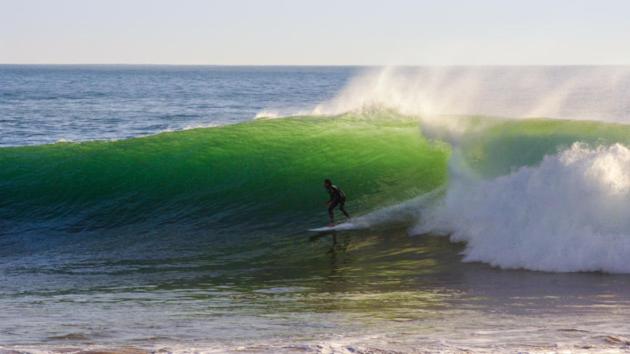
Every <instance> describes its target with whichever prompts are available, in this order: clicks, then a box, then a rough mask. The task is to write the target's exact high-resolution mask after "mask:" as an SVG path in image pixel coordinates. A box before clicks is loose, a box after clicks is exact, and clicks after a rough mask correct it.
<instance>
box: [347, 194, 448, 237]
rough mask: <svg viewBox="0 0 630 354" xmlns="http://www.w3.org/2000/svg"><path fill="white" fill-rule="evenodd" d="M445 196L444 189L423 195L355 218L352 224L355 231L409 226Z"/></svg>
mask: <svg viewBox="0 0 630 354" xmlns="http://www.w3.org/2000/svg"><path fill="white" fill-rule="evenodd" d="M443 194H444V188H443V187H440V188H436V189H435V190H433V191H431V192H428V193H425V194H422V195H420V196H418V197H415V198H413V199H409V200H407V201H405V202H403V203H400V204H396V205H392V206H388V207H384V208H381V209H378V210H375V211H373V212H371V213H368V214H365V215H362V216H359V217H355V218H353V219H352V221H351V223H352V224H353V225H354V227H353V229H355V230H360V229H370V228H378V227H382V226H386V227H391V226H393V225H409V224H410V222H413V221H414V220H417V219H418V218H420V217H422V214H423V211H424V210H425V209H426V208H427V207H428V206H430V205H432V204H434V203H435V202H436V200H437V199H439V198H440V197H441V196H442V195H443Z"/></svg>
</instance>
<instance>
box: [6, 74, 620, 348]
mask: <svg viewBox="0 0 630 354" xmlns="http://www.w3.org/2000/svg"><path fill="white" fill-rule="evenodd" d="M628 123H630V67H437V68H431V67H402V68H375V67H370V68H363V67H213V66H207V67H206V66H200V67H194V66H107V65H102V66H19V65H0V352H3V351H6V352H10V351H13V350H15V351H18V352H27V353H43V352H64V353H74V352H79V351H85V350H126V351H132V350H148V351H160V352H176V353H193V352H194V353H198V352H212V353H214V352H221V353H222V352H230V353H231V352H238V353H249V352H255V353H390V352H391V353H400V352H404V353H406V352H422V353H424V352H445V353H450V352H455V353H458V352H488V353H495V352H602V351H606V352H628V351H630V322H629V321H628V318H630V218H629V217H628V211H629V210H630V125H629V124H628ZM324 178H331V179H332V180H333V181H334V183H335V184H337V185H339V186H340V187H341V188H343V190H344V191H345V193H346V194H347V195H348V202H347V205H346V207H347V209H348V211H349V212H350V213H351V214H352V216H353V220H352V222H353V225H354V226H353V227H351V228H346V229H344V230H340V231H336V232H328V233H314V232H309V231H308V229H312V228H316V227H320V226H323V225H325V224H326V223H327V213H326V207H325V201H326V200H327V194H326V192H325V190H324V188H323V186H322V181H323V179H324ZM337 217H338V221H339V222H343V219H339V218H341V214H340V213H338V215H337Z"/></svg>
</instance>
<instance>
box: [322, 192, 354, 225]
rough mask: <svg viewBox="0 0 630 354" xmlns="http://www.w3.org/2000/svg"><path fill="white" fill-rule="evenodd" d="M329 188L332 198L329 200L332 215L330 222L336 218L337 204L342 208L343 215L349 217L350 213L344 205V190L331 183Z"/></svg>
mask: <svg viewBox="0 0 630 354" xmlns="http://www.w3.org/2000/svg"><path fill="white" fill-rule="evenodd" d="M327 189H328V194H330V200H329V201H328V216H329V217H330V222H333V221H334V219H335V214H334V210H335V208H336V207H337V205H338V206H339V210H341V212H342V213H343V215H345V216H346V217H347V218H350V215H349V214H348V212H347V211H346V208H345V207H344V205H345V204H346V195H345V194H344V193H343V191H342V190H341V189H340V188H339V187H337V186H335V185H331V186H330V187H327Z"/></svg>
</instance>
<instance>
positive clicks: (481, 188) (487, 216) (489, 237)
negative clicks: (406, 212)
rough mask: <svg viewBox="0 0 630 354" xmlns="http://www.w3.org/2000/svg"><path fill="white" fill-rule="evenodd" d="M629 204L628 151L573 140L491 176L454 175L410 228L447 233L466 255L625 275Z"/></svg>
mask: <svg viewBox="0 0 630 354" xmlns="http://www.w3.org/2000/svg"><path fill="white" fill-rule="evenodd" d="M457 162H458V160H457V159H455V160H453V164H452V165H451V168H452V169H453V170H461V169H462V166H457ZM628 210H630V149H628V147H626V146H623V145H620V144H615V145H612V146H609V147H601V146H600V147H597V148H589V147H588V146H586V145H584V144H580V143H576V144H574V145H573V146H572V147H570V148H569V149H567V150H565V151H562V152H560V153H558V154H556V155H549V156H546V157H545V158H544V159H543V161H542V162H541V163H540V165H538V166H535V167H522V168H520V169H518V170H517V171H515V172H513V173H511V174H509V175H506V176H501V177H498V178H496V179H492V180H487V181H484V180H479V179H475V178H473V177H470V176H466V174H465V173H464V174H460V175H456V176H452V181H451V184H450V186H449V189H448V192H447V193H446V196H445V198H444V200H443V201H442V202H441V203H440V204H439V205H437V206H436V207H435V208H434V209H433V210H432V211H431V212H430V213H428V215H425V217H424V218H423V220H422V222H421V223H420V224H419V225H418V226H417V227H416V228H415V229H414V231H413V232H414V233H415V234H420V233H426V232H437V233H448V234H450V235H451V236H450V237H451V239H452V240H453V241H466V242H467V248H466V250H465V251H464V254H465V258H464V259H465V261H480V262H486V263H489V264H492V265H495V266H499V267H502V268H525V269H530V270H540V271H558V272H576V271H604V272H611V273H630V263H629V262H628V261H627V258H628V255H630V218H629V217H628Z"/></svg>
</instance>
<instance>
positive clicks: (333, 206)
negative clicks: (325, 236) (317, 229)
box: [328, 202, 337, 225]
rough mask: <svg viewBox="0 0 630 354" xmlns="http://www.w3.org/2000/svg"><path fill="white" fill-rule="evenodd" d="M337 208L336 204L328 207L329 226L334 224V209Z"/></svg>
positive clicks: (333, 203)
mask: <svg viewBox="0 0 630 354" xmlns="http://www.w3.org/2000/svg"><path fill="white" fill-rule="evenodd" d="M336 207H337V202H332V203H330V205H329V206H328V218H329V219H330V224H331V225H332V224H334V223H335V208H336Z"/></svg>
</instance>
